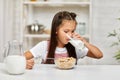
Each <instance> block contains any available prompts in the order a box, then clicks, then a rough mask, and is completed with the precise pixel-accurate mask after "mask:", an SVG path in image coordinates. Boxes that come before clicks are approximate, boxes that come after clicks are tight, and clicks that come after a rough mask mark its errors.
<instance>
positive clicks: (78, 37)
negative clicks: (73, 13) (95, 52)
mask: <svg viewBox="0 0 120 80" xmlns="http://www.w3.org/2000/svg"><path fill="white" fill-rule="evenodd" d="M72 37H73V38H74V39H78V40H81V41H83V42H86V40H85V39H84V38H83V37H82V36H80V34H78V33H74V34H73V35H72Z"/></svg>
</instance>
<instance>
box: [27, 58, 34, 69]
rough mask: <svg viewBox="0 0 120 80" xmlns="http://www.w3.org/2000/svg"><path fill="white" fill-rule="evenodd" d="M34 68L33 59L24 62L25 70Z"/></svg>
mask: <svg viewBox="0 0 120 80" xmlns="http://www.w3.org/2000/svg"><path fill="white" fill-rule="evenodd" d="M33 66H34V59H29V60H27V61H26V69H32V68H33Z"/></svg>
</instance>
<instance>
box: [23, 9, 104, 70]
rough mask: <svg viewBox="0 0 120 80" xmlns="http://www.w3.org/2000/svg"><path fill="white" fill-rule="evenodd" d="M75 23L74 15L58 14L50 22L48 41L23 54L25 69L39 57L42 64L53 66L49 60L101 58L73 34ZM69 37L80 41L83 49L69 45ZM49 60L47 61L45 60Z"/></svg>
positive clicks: (96, 50)
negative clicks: (25, 60) (60, 58)
mask: <svg viewBox="0 0 120 80" xmlns="http://www.w3.org/2000/svg"><path fill="white" fill-rule="evenodd" d="M76 25H77V21H76V14H75V13H72V12H67V11H61V12H58V13H57V14H56V15H55V16H54V18H53V21H52V28H51V38H50V41H42V42H39V43H38V44H37V45H36V46H35V47H33V48H32V49H30V50H29V51H26V52H25V54H24V55H25V57H26V59H27V69H32V67H33V65H34V61H33V59H32V58H34V57H38V56H41V57H42V59H43V60H42V63H44V64H53V63H54V61H53V60H50V58H59V57H74V58H76V59H79V58H83V57H84V56H88V57H92V58H97V59H99V58H101V57H102V56H103V54H102V52H101V51H100V50H99V49H98V48H97V47H96V46H94V45H92V44H90V43H88V42H87V41H86V40H85V39H84V38H83V37H82V36H80V35H79V34H77V33H75V32H74V31H75V29H76ZM66 34H67V35H69V36H70V37H73V38H75V39H78V40H81V41H82V42H83V43H84V44H85V48H84V49H82V50H78V49H76V48H75V47H73V46H72V45H71V44H70V43H69V38H68V37H67V36H66ZM47 58H49V59H47Z"/></svg>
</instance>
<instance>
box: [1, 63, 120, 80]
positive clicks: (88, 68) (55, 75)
mask: <svg viewBox="0 0 120 80" xmlns="http://www.w3.org/2000/svg"><path fill="white" fill-rule="evenodd" d="M0 80H120V65H76V66H75V67H74V68H73V69H70V70H61V69H58V68H56V66H55V65H53V64H36V65H35V66H34V68H33V69H32V70H26V71H25V73H24V74H20V75H10V74H8V73H7V72H6V71H5V66H4V64H3V63H0Z"/></svg>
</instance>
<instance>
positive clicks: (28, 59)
mask: <svg viewBox="0 0 120 80" xmlns="http://www.w3.org/2000/svg"><path fill="white" fill-rule="evenodd" d="M24 56H25V57H26V69H32V68H33V66H34V59H32V58H33V55H32V53H31V52H30V51H26V52H25V53H24Z"/></svg>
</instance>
